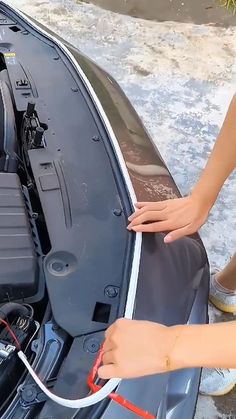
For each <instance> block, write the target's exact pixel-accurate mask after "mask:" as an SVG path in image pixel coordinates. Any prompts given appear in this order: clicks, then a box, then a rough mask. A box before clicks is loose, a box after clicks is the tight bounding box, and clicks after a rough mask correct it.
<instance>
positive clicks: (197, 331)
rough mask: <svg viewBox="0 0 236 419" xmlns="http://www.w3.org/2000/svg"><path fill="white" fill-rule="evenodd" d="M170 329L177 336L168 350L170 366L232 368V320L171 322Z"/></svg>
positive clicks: (235, 354)
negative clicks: (189, 324)
mask: <svg viewBox="0 0 236 419" xmlns="http://www.w3.org/2000/svg"><path fill="white" fill-rule="evenodd" d="M170 333H171V334H173V335H175V339H176V336H177V341H176V345H175V347H174V348H173V352H172V353H171V354H170V365H171V369H179V368H192V367H205V368H236V321H233V322H225V323H216V324H210V325H194V326H188V325H186V326H175V327H172V328H170ZM173 339H174V338H173Z"/></svg>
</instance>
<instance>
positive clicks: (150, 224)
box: [127, 195, 212, 243]
mask: <svg viewBox="0 0 236 419" xmlns="http://www.w3.org/2000/svg"><path fill="white" fill-rule="evenodd" d="M136 207H137V210H136V211H135V212H134V213H133V214H132V215H131V216H130V217H129V221H130V224H129V225H128V227H127V228H128V230H133V231H136V232H138V231H139V232H140V231H141V232H152V233H154V232H155V233H157V232H163V231H169V232H170V233H168V234H167V236H166V237H165V242H166V243H170V242H173V241H174V240H177V239H179V238H181V237H183V236H188V235H190V234H192V233H195V232H196V231H197V230H198V229H199V228H200V227H201V226H202V225H203V224H204V223H205V222H206V220H207V217H208V214H209V211H210V209H211V207H212V205H211V204H206V203H205V202H204V200H203V199H201V198H200V197H199V196H198V195H190V196H188V197H186V198H177V199H170V200H167V201H161V202H138V203H137V204H136Z"/></svg>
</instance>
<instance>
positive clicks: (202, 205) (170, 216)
mask: <svg viewBox="0 0 236 419" xmlns="http://www.w3.org/2000/svg"><path fill="white" fill-rule="evenodd" d="M235 167H236V96H234V97H233V99H232V101H231V104H230V106H229V109H228V112H227V114H226V117H225V120H224V123H223V126H222V128H221V131H220V133H219V136H218V138H217V140H216V143H215V146H214V148H213V151H212V153H211V155H210V157H209V159H208V162H207V165H206V167H205V169H204V170H203V172H202V175H201V177H200V179H199V181H198V182H197V184H196V185H195V187H194V188H193V190H192V193H191V194H190V196H189V197H186V198H180V199H173V200H168V201H163V202H139V203H138V204H137V211H135V213H134V214H133V215H132V216H131V217H130V218H129V221H130V224H129V225H128V229H129V230H134V231H143V232H160V231H170V233H169V234H168V235H167V236H166V238H165V241H166V242H171V241H174V240H176V239H178V238H180V237H183V236H185V235H189V234H192V233H194V232H196V231H197V230H198V229H199V228H200V227H201V226H202V225H203V224H204V223H205V221H206V219H207V217H208V214H209V211H210V210H211V208H212V206H213V205H214V203H215V200H216V199H217V196H218V194H219V192H220V190H221V187H222V185H223V184H224V182H225V180H226V179H227V177H228V176H229V175H230V173H231V172H232V171H233V170H234V168H235Z"/></svg>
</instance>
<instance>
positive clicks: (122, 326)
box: [99, 319, 236, 379]
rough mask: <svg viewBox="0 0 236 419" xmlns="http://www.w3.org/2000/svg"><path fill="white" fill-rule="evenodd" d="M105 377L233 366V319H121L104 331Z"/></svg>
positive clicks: (235, 334) (102, 370)
mask: <svg viewBox="0 0 236 419" xmlns="http://www.w3.org/2000/svg"><path fill="white" fill-rule="evenodd" d="M103 364H104V365H103V366H102V367H101V368H100V369H99V376H100V377H101V378H104V379H108V378H112V377H119V378H135V377H140V376H145V375H151V374H156V373H162V372H167V371H173V370H177V369H180V368H192V367H208V368H211V367H212V368H236V322H235V321H234V322H227V323H218V324H210V325H194V326H188V325H184V326H172V327H166V326H163V325H160V324H157V323H152V322H145V321H135V320H125V319H121V320H118V321H117V322H116V323H114V324H113V325H112V326H111V327H110V328H109V329H108V330H107V332H106V341H105V344H104V355H103Z"/></svg>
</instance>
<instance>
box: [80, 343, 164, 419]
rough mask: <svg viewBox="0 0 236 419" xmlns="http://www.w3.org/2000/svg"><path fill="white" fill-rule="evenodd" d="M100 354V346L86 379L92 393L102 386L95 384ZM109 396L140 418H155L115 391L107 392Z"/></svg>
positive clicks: (101, 350)
mask: <svg viewBox="0 0 236 419" xmlns="http://www.w3.org/2000/svg"><path fill="white" fill-rule="evenodd" d="M102 356H103V348H102V347H101V349H100V351H99V353H98V356H97V358H96V360H95V363H94V365H93V367H92V369H91V371H90V373H89V375H88V379H87V384H88V386H89V388H90V390H91V391H92V392H93V393H96V392H97V391H98V390H100V389H101V387H102V386H100V385H98V384H95V383H94V381H95V378H96V375H97V371H98V368H99V366H100V365H101V363H102ZM109 398H110V399H112V400H114V402H116V403H118V404H120V405H121V406H123V407H124V408H125V409H128V410H130V411H131V412H133V413H135V414H136V415H137V416H139V417H141V418H146V419H156V416H154V415H152V414H151V413H149V412H147V411H145V410H143V409H141V408H139V407H137V406H135V405H134V404H133V403H131V402H129V401H128V400H126V399H125V398H124V397H123V396H120V395H119V394H117V393H111V394H109Z"/></svg>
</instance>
